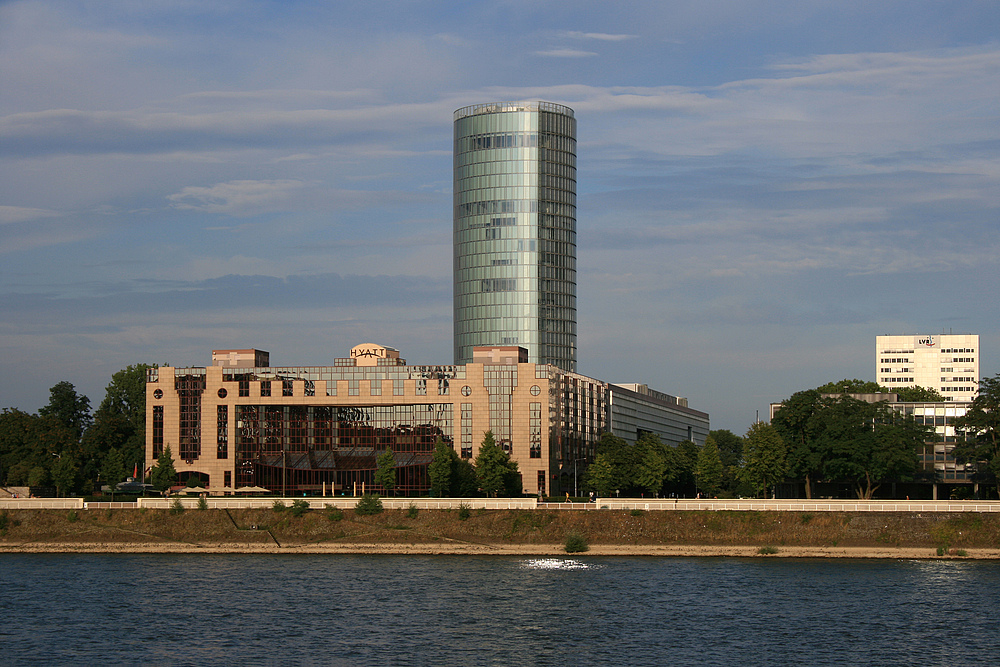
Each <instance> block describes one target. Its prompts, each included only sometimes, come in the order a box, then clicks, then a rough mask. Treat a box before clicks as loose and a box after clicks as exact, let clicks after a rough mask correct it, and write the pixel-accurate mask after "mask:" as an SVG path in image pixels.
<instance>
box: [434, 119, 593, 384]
mask: <svg viewBox="0 0 1000 667" xmlns="http://www.w3.org/2000/svg"><path fill="white" fill-rule="evenodd" d="M454 169H455V173H454V205H455V211H454V252H455V258H454V261H455V266H454V299H455V303H454V311H455V312H454V322H455V363H456V364H466V363H469V362H471V361H472V349H473V347H475V346H500V345H504V346H506V345H519V346H521V347H524V348H526V349H527V350H528V361H529V362H531V363H538V364H552V365H555V366H558V367H559V368H562V369H564V370H567V371H571V372H572V371H575V370H576V120H575V118H574V117H573V110H572V109H570V108H568V107H564V106H561V105H558V104H552V103H549V102H502V103H497V104H480V105H475V106H470V107H464V108H462V109H459V110H458V111H456V112H455V153H454Z"/></svg>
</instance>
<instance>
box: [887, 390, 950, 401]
mask: <svg viewBox="0 0 1000 667" xmlns="http://www.w3.org/2000/svg"><path fill="white" fill-rule="evenodd" d="M886 391H889V392H893V393H895V394H896V396H897V397H898V398H899V400H900V401H901V402H903V403H938V402H941V401H943V400H944V396H942V395H941V394H940V393H938V390H937V389H931V388H929V387H897V388H896V389H886Z"/></svg>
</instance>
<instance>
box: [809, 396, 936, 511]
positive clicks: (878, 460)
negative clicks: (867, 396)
mask: <svg viewBox="0 0 1000 667" xmlns="http://www.w3.org/2000/svg"><path fill="white" fill-rule="evenodd" d="M821 406H822V408H821V409H820V410H819V411H817V413H816V414H815V416H814V417H813V419H812V421H811V424H812V428H813V429H814V438H815V442H816V444H817V446H818V448H819V450H820V451H821V452H823V458H824V466H823V472H824V474H825V475H826V476H827V477H829V478H831V479H842V480H846V481H849V482H850V483H852V484H853V485H854V489H855V493H856V494H857V496H858V498H861V499H865V500H867V499H870V498H871V497H872V494H873V493H874V492H875V491H876V490H877V489H878V488H879V486H881V484H882V483H883V482H884V481H887V480H892V479H903V480H906V479H909V478H910V477H911V476H912V474H913V472H914V470H915V469H916V465H917V447H918V446H920V445H922V444H923V443H924V441H925V440H926V439H927V437H928V431H929V428H928V427H926V426H924V425H923V424H917V423H916V422H915V421H914V419H913V417H911V416H905V415H900V414H898V413H897V412H895V411H894V410H893V409H892V408H891V407H890V406H889V404H887V403H884V402H879V403H866V402H864V401H858V400H855V399H853V398H851V397H849V396H841V397H837V398H825V399H823V400H822V401H821Z"/></svg>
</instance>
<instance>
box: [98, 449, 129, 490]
mask: <svg viewBox="0 0 1000 667" xmlns="http://www.w3.org/2000/svg"><path fill="white" fill-rule="evenodd" d="M101 477H102V478H103V479H104V483H105V484H107V485H108V487H109V488H110V489H111V493H112V495H114V492H115V486H116V485H117V484H118V482H122V481H124V480H125V461H124V460H123V459H122V454H121V452H119V451H118V450H117V449H115V448H114V447H112V448H111V449H109V450H108V453H107V454H106V455H105V456H104V463H103V464H101Z"/></svg>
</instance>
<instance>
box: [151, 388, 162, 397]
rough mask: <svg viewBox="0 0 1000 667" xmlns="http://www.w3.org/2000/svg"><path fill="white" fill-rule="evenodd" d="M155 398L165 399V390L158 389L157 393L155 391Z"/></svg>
mask: <svg viewBox="0 0 1000 667" xmlns="http://www.w3.org/2000/svg"><path fill="white" fill-rule="evenodd" d="M153 398H157V399H159V398H163V390H162V389H157V390H156V391H154V392H153Z"/></svg>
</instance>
